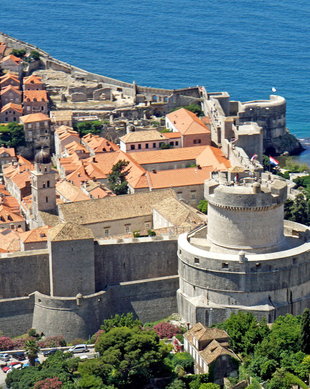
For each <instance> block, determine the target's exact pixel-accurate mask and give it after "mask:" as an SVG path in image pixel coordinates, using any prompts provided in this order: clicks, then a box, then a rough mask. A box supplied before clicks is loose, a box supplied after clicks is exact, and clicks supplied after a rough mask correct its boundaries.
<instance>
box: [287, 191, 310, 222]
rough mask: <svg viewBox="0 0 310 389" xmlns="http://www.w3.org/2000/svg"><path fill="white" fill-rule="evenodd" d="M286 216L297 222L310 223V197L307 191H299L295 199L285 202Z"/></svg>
mask: <svg viewBox="0 0 310 389" xmlns="http://www.w3.org/2000/svg"><path fill="white" fill-rule="evenodd" d="M284 217H285V219H287V220H292V221H294V222H296V223H302V224H306V225H309V224H310V198H308V197H307V196H306V194H305V193H299V194H298V195H297V196H296V197H295V199H294V200H290V199H288V200H286V202H285V203H284Z"/></svg>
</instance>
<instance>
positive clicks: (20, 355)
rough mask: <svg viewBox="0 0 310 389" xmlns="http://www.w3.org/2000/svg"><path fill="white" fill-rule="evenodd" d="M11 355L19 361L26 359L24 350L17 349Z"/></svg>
mask: <svg viewBox="0 0 310 389" xmlns="http://www.w3.org/2000/svg"><path fill="white" fill-rule="evenodd" d="M11 356H12V357H13V358H15V359H17V360H18V361H24V360H25V359H26V357H25V353H24V352H23V351H17V352H15V353H12V354H11Z"/></svg>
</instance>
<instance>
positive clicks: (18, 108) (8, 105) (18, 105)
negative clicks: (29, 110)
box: [1, 103, 23, 113]
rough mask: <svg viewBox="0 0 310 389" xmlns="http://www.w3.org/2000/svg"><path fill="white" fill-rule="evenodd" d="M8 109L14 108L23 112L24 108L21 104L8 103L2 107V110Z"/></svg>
mask: <svg viewBox="0 0 310 389" xmlns="http://www.w3.org/2000/svg"><path fill="white" fill-rule="evenodd" d="M8 109H13V110H14V111H16V112H19V113H22V112H23V108H22V106H21V105H20V104H14V103H8V104H6V105H4V106H3V107H2V108H1V112H5V111H7V110H8Z"/></svg>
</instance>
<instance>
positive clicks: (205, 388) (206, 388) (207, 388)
mask: <svg viewBox="0 0 310 389" xmlns="http://www.w3.org/2000/svg"><path fill="white" fill-rule="evenodd" d="M199 389H221V387H220V386H219V385H216V384H213V383H212V382H208V383H207V384H202V385H200V386H199Z"/></svg>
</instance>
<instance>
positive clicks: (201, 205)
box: [197, 200, 208, 214]
mask: <svg viewBox="0 0 310 389" xmlns="http://www.w3.org/2000/svg"><path fill="white" fill-rule="evenodd" d="M197 209H199V211H200V212H202V213H205V214H207V213H208V201H207V200H200V201H199V204H198V206H197Z"/></svg>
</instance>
